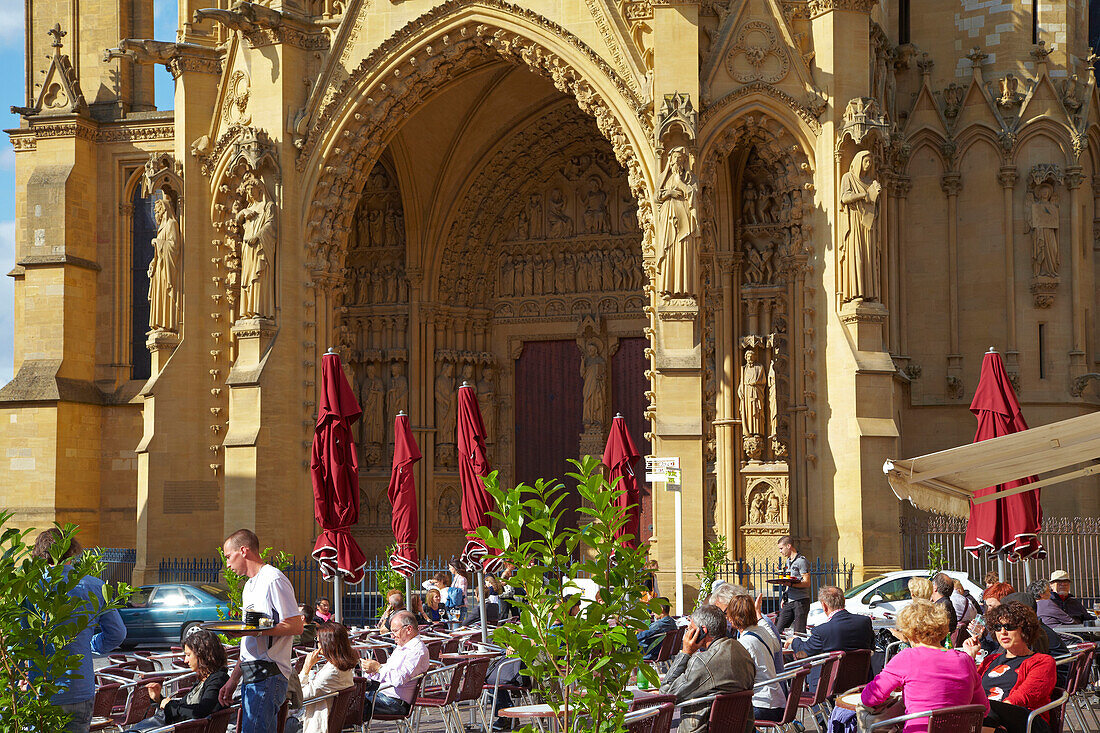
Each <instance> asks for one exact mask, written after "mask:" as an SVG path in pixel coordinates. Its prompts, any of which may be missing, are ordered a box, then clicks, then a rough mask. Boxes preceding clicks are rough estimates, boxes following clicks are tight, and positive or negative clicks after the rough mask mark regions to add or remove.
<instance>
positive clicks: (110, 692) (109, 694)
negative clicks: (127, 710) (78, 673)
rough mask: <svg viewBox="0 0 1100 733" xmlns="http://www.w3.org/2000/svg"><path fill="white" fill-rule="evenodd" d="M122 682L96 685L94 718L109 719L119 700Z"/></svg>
mask: <svg viewBox="0 0 1100 733" xmlns="http://www.w3.org/2000/svg"><path fill="white" fill-rule="evenodd" d="M121 686H122V683H121V682H100V683H98V684H96V688H95V698H94V699H93V702H92V717H93V718H109V717H111V713H113V712H114V710H115V700H117V699H118V688H119V687H121Z"/></svg>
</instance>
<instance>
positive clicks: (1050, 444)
mask: <svg viewBox="0 0 1100 733" xmlns="http://www.w3.org/2000/svg"><path fill="white" fill-rule="evenodd" d="M882 470H883V471H884V472H885V473H886V478H887V479H888V480H889V482H890V488H891V489H893V490H894V494H896V495H897V497H898V498H899V499H903V500H908V501H910V502H911V503H912V504H913V505H914V506H916V507H918V508H920V509H928V510H931V511H935V512H939V513H941V514H950V515H953V516H956V517H969V516H970V501H971V499H972V498H973V496H974V493H975V492H977V491H981V490H982V489H985V488H988V487H990V486H996V485H998V484H1004V483H1008V482H1010V481H1016V480H1018V479H1023V478H1027V477H1028V476H1038V477H1039V480H1038V481H1037V482H1035V483H1031V484H1028V485H1027V486H1024V487H1019V488H1016V489H1012V490H1011V491H1003V492H1001V493H998V494H990V495H989V496H983V497H981V498H978V499H973V500H974V502H975V503H979V504H980V503H982V502H985V501H992V500H993V499H1000V498H1004V497H1005V496H1011V495H1012V494H1021V493H1023V492H1025V491H1031V490H1033V489H1038V488H1041V487H1043V486H1050V485H1051V484H1057V483H1061V482H1063V481H1070V480H1072V479H1076V478H1080V477H1082V476H1089V475H1092V474H1097V473H1100V412H1094V413H1090V414H1088V415H1082V416H1081V417H1075V418H1071V419H1069V420H1063V421H1061V422H1056V423H1051V424H1050V425H1043V426H1041V427H1037V428H1031V429H1030V430H1025V431H1023V432H1020V433H1015V434H1013V435H1005V436H1002V437H1000V438H992V439H990V440H983V441H982V442H980V443H970V444H968V445H962V446H959V447H958V448H950V449H948V450H943V451H940V452H938V453H929V454H928V455H925V456H919V457H917V458H908V459H905V460H896V461H894V460H888V461H886V463H885V464H883V466H882Z"/></svg>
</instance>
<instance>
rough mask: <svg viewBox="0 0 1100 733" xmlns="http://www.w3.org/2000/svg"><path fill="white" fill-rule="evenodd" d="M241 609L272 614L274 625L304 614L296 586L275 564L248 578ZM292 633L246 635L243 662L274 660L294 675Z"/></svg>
mask: <svg viewBox="0 0 1100 733" xmlns="http://www.w3.org/2000/svg"><path fill="white" fill-rule="evenodd" d="M241 609H242V610H244V611H259V612H260V613H262V614H265V615H267V616H270V617H271V619H272V624H277V623H279V622H280V621H286V620H287V619H290V618H294V617H295V616H301V615H302V614H301V612H300V611H299V610H298V602H297V601H296V600H294V587H293V586H292V585H291V584H290V581H289V580H288V579H287V577H286V576H285V575H283V574H282V572H281V571H280V570H279V569H278V568H277V567H275V566H274V565H264V566H263V567H262V568H260V572H258V573H256V575H255V577H252V578H249V579H248V581H247V582H245V584H244V591H243V592H242V593H241ZM293 650H294V637H293V636H245V637H242V638H241V661H242V662H247V661H266V662H275V664H278V665H279V670H280V671H281V672H282V673H283V676H284V677H286V678H287V679H290V676H291V675H292V674H294V667H293V665H292V664H291V655H292V653H293Z"/></svg>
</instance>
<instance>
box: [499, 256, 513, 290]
mask: <svg viewBox="0 0 1100 733" xmlns="http://www.w3.org/2000/svg"><path fill="white" fill-rule="evenodd" d="M514 278H515V265H513V263H512V258H511V257H502V258H501V263H500V294H501V295H512V294H514V292H515V284H516V281H515V279H514Z"/></svg>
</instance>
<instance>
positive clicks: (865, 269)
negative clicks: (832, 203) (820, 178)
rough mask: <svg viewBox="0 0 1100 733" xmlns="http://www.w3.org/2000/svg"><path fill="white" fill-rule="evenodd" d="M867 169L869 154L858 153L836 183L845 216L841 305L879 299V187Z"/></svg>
mask: <svg viewBox="0 0 1100 733" xmlns="http://www.w3.org/2000/svg"><path fill="white" fill-rule="evenodd" d="M871 165H872V161H871V153H870V152H869V151H866V150H861V151H860V152H858V153H856V155H855V157H854V158H852V163H851V166H850V167H849V168H848V172H847V173H845V174H844V176H843V177H842V178H841V180H840V204H841V206H842V207H843V209H844V210H845V213H846V214H847V217H846V218H847V230H846V232H845V234H844V240H843V243H842V244H841V247H840V258H839V271H838V274H837V286H838V291H839V292H840V297H841V302H848V301H849V300H857V299H862V300H878V299H879V297H880V295H881V287H882V276H881V261H882V253H881V251H880V249H881V247H880V245H879V237H878V229H877V227H876V222H877V219H878V197H879V193H880V192H881V191H882V185H881V184H880V183H879V182H878V181H877V180H875V179H874V178H872V175H871Z"/></svg>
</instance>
